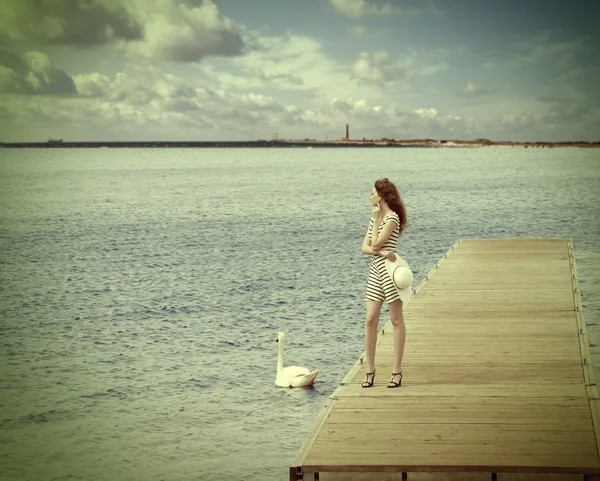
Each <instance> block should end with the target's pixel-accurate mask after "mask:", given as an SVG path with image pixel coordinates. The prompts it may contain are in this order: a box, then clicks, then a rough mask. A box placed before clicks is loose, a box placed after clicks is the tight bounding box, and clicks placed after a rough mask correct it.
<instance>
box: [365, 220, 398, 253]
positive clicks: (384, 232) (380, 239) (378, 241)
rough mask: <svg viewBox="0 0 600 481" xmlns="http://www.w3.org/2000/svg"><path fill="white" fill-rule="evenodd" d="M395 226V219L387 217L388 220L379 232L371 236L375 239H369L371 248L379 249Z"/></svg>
mask: <svg viewBox="0 0 600 481" xmlns="http://www.w3.org/2000/svg"><path fill="white" fill-rule="evenodd" d="M395 228H396V221H395V220H393V219H392V218H388V220H387V221H386V222H385V224H384V225H383V229H381V233H380V234H379V235H378V236H377V237H375V236H373V237H374V239H375V240H372V241H371V247H372V248H373V250H376V251H378V250H379V249H381V248H382V247H383V246H384V245H385V243H386V242H387V241H388V239H389V238H390V236H391V235H392V232H394V229H395ZM373 229H375V227H373ZM373 232H375V231H373Z"/></svg>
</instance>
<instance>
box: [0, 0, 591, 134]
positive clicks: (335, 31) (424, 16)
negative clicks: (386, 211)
mask: <svg viewBox="0 0 600 481" xmlns="http://www.w3.org/2000/svg"><path fill="white" fill-rule="evenodd" d="M599 14H600V2H598V1H597V0H570V1H567V0H564V1H558V0H494V1H491V0H490V1H488V0H485V1H484V0H120V1H119V0H2V2H1V3H0V141H4V142H27V141H46V140H48V138H62V139H64V140H65V141H108V140H115V141H143V140H165V141H167V140H171V141H180V140H186V141H203V140H258V139H267V140H269V139H272V138H274V137H275V136H277V138H279V139H305V138H309V139H316V140H335V139H340V138H343V137H344V136H345V125H346V123H348V124H349V126H350V138H353V139H363V138H367V139H380V138H393V139H422V138H431V139H461V140H468V139H478V138H486V139H490V140H495V141H501V140H512V141H530V142H536V141H553V142H556V141H578V140H582V141H594V142H595V141H600V89H599V88H598V86H600V62H599V59H600V29H598V28H597V25H598V23H597V19H598V16H599Z"/></svg>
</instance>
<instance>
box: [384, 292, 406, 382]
mask: <svg viewBox="0 0 600 481" xmlns="http://www.w3.org/2000/svg"><path fill="white" fill-rule="evenodd" d="M388 309H389V311H390V321H391V323H392V326H394V370H393V371H392V372H402V357H403V356H404V344H405V342H406V326H405V325H404V313H403V312H402V301H401V300H400V299H398V300H397V301H394V302H391V303H390V304H388ZM398 377H400V376H398ZM397 380H398V379H394V381H397Z"/></svg>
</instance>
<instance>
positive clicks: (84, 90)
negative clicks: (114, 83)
mask: <svg viewBox="0 0 600 481" xmlns="http://www.w3.org/2000/svg"><path fill="white" fill-rule="evenodd" d="M73 81H74V82H75V86H76V87H77V91H78V92H79V93H80V94H81V95H82V96H84V97H104V96H105V95H106V94H107V92H108V89H109V86H110V79H109V78H108V77H107V76H106V75H102V74H100V73H97V72H95V73H91V74H80V75H74V76H73Z"/></svg>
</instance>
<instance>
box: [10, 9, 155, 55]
mask: <svg viewBox="0 0 600 481" xmlns="http://www.w3.org/2000/svg"><path fill="white" fill-rule="evenodd" d="M2 3H3V5H2V7H1V8H2V15H0V31H2V32H3V33H4V35H6V36H7V37H8V38H10V39H14V40H19V41H26V42H39V43H45V44H48V43H51V44H63V45H75V46H84V47H85V46H91V45H100V44H103V43H107V42H110V41H112V40H114V39H124V40H134V39H140V38H142V36H143V26H142V25H141V24H140V23H139V21H138V19H136V17H135V15H133V13H132V12H131V11H129V10H128V9H127V8H126V7H125V6H123V5H122V2H119V1H117V0H96V1H92V0H80V1H73V0H52V1H45V0H3V2H2Z"/></svg>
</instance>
